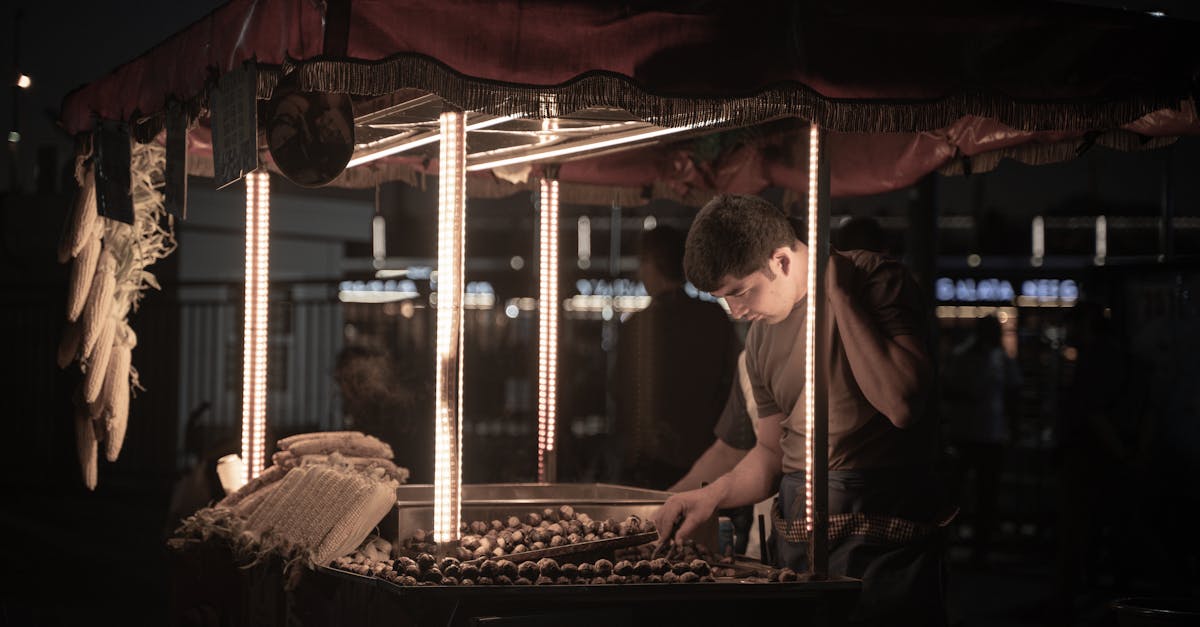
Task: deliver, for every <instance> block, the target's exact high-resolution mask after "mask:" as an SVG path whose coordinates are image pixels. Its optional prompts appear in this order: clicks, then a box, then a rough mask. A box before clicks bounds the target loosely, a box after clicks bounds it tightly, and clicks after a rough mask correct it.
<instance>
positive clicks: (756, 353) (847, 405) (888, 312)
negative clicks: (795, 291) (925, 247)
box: [746, 250, 938, 473]
mask: <svg viewBox="0 0 1200 627" xmlns="http://www.w3.org/2000/svg"><path fill="white" fill-rule="evenodd" d="M833 254H838V255H843V256H845V257H847V258H848V259H850V260H851V261H852V262H853V264H854V269H855V272H856V274H857V276H856V277H855V280H854V282H853V285H856V286H859V291H858V293H857V294H854V295H853V297H854V298H855V299H856V302H857V303H858V304H859V305H860V306H862V307H863V308H865V309H866V311H868V312H869V313H870V315H871V317H872V319H874V320H875V322H876V324H877V325H878V327H879V329H880V331H882V333H883V334H884V335H885V336H888V337H896V336H900V335H913V336H916V337H917V338H918V339H919V341H921V342H922V343H924V344H925V345H926V346H927V347H928V340H929V326H928V322H927V320H926V315H927V314H926V311H925V307H924V305H923V304H922V301H921V297H920V292H919V290H918V289H917V285H916V283H915V282H914V281H913V279H912V276H911V275H910V274H909V273H908V271H907V270H906V269H905V268H904V266H903V265H901V264H900V262H899V261H896V260H895V259H892V258H890V257H886V256H884V255H880V254H878V253H873V252H869V251H863V250H854V251H835V252H834V253H833ZM806 302H807V297H806V298H804V299H801V301H800V302H799V303H797V304H796V306H795V307H793V308H792V312H791V313H790V314H789V315H788V317H787V318H785V319H784V320H782V321H781V322H779V323H776V324H767V323H765V322H763V321H761V320H758V321H755V322H754V323H752V324H751V326H750V330H749V332H748V333H747V335H746V369H747V374H748V375H749V376H750V381H751V384H752V387H753V390H754V400H755V403H756V404H757V406H758V415H759V416H763V417H766V416H771V415H774V414H780V413H781V414H783V416H784V417H783V422H782V426H783V437H782V440H781V446H782V449H783V471H784V472H785V473H786V472H796V471H801V470H804V465H805V460H804V457H805V456H804V428H805V425H804V361H805V356H804V346H805V326H806V325H805V313H806V308H805V304H806ZM828 311H829V313H830V316H829V318H828V320H827V324H826V328H825V329H824V333H825V334H826V337H828V339H829V342H828V346H829V347H830V354H829V396H828V401H829V469H830V470H868V469H876V468H894V467H913V466H929V465H931V464H933V462H934V459H935V456H936V453H937V446H938V425H937V421H936V420H934V419H933V418H932V417H930V416H928V415H925V416H920V417H918V419H917V420H916V421H915V423H914V424H913V425H912V426H911V427H909V428H907V429H900V428H898V427H896V426H895V425H893V424H892V423H891V421H889V420H888V419H887V417H886V416H884V415H883V414H882V413H880V412H879V410H877V409H876V408H875V407H874V406H872V405H871V403H870V402H869V401H868V400H867V398H866V396H865V395H864V394H863V392H862V390H861V389H860V388H859V386H858V383H857V382H856V381H855V379H854V373H853V372H852V371H851V369H850V362H849V360H848V358H847V356H846V350H845V346H844V345H843V344H842V340H841V335H840V333H839V332H838V330H837V321H836V320H834V319H833V318H834V316H833V315H832V314H833V310H832V308H831V309H829V310H828Z"/></svg>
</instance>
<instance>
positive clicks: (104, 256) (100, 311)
mask: <svg viewBox="0 0 1200 627" xmlns="http://www.w3.org/2000/svg"><path fill="white" fill-rule="evenodd" d="M116 268H117V261H116V259H114V258H113V256H112V255H111V254H109V252H108V251H107V250H104V251H102V252H101V253H100V261H99V263H98V265H97V267H96V276H95V278H93V279H92V286H91V288H90V289H89V290H88V297H87V302H86V303H85V304H84V306H83V315H82V316H81V317H80V320H81V321H82V322H83V351H82V353H83V356H84V357H91V355H92V349H94V348H95V347H96V340H97V338H99V337H100V332H101V331H102V330H103V327H104V323H106V322H108V320H109V317H110V314H111V313H112V309H113V294H114V293H115V292H116V289H117V279H116V276H114V274H113V273H114V272H115V271H116Z"/></svg>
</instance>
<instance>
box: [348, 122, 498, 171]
mask: <svg viewBox="0 0 1200 627" xmlns="http://www.w3.org/2000/svg"><path fill="white" fill-rule="evenodd" d="M512 119H515V118H514V117H513V116H509V115H502V116H499V117H494V118H488V119H486V120H483V121H481V122H475V123H473V124H468V125H467V126H466V128H467V130H468V131H474V130H476V129H481V128H488V127H490V126H495V125H497V124H500V123H502V122H507V121H509V120H512ZM441 139H442V133H441V132H438V133H429V134H420V135H416V136H413V137H409V138H408V139H407V140H398V141H397V142H396V143H393V142H389V141H387V140H384V141H381V142H379V143H378V144H377V145H375V146H372V147H369V148H367V149H364V150H362V151H361V152H360V153H359V154H357V155H354V156H353V157H352V158H351V159H350V161H349V162H347V163H346V168H347V169H349V168H353V167H356V166H360V165H362V164H364V163H370V162H372V161H375V160H377V159H382V158H384V157H388V156H391V155H394V154H397V153H401V152H405V151H407V150H412V149H413V148H420V147H421V146H426V145H428V144H432V143H433V142H436V141H439V140H441Z"/></svg>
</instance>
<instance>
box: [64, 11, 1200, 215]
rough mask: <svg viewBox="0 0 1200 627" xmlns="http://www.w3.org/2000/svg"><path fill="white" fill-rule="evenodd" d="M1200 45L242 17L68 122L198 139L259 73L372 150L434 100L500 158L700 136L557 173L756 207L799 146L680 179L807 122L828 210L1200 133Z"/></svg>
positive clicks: (163, 56) (583, 14) (928, 17)
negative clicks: (312, 94)
mask: <svg viewBox="0 0 1200 627" xmlns="http://www.w3.org/2000/svg"><path fill="white" fill-rule="evenodd" d="M1196 41H1200V24H1197V23H1195V22H1190V21H1186V20H1176V19H1171V18H1170V17H1169V16H1167V17H1158V16H1155V15H1153V14H1149V13H1142V12H1130V11H1119V10H1114V9H1102V8H1095V7H1086V6H1080V5H1077V4H1064V3H1053V2H1043V1H1037V2H1034V1H1031V0H1030V1H1006V2H987V1H985V2H976V3H949V2H938V3H935V4H934V5H931V7H930V10H927V11H925V12H923V13H922V14H920V15H917V14H915V12H910V11H908V10H906V9H904V8H902V7H898V6H896V5H895V4H894V3H889V2H880V1H878V0H862V1H858V2H850V3H845V2H832V1H829V2H824V1H823V2H789V1H782V0H775V1H766V2H760V3H744V2H742V3H735V2H698V1H692V2H664V1H658V2H633V3H630V2H621V3H617V2H607V3H606V2H600V3H596V2H589V3H575V2H552V1H548V0H542V1H535V2H528V1H518V0H409V1H405V2H387V1H370V0H330V1H328V2H325V3H314V2H311V0H258V1H255V0H232V1H231V2H229V3H228V4H226V5H224V6H222V7H220V8H218V9H217V10H215V11H214V12H212V13H211V14H209V15H208V16H206V17H205V18H203V19H201V20H199V21H198V22H196V23H194V24H192V25H191V26H189V27H188V28H186V29H184V30H183V31H181V32H179V33H176V34H175V35H173V36H171V37H170V38H168V39H167V40H166V41H164V42H163V43H161V44H159V45H158V46H156V47H155V48H153V49H151V50H150V51H148V52H146V53H145V54H143V55H142V56H140V57H138V58H136V59H134V60H133V61H131V62H129V63H127V64H125V65H123V66H121V67H119V68H117V69H116V70H114V71H113V72H112V73H110V74H109V75H107V76H105V77H103V78H101V79H99V80H97V81H95V82H93V83H91V84H89V85H86V86H84V87H82V88H80V89H78V90H76V91H74V92H72V93H71V94H69V95H68V96H67V97H66V99H65V101H64V104H63V113H62V125H63V126H64V127H65V128H66V130H68V131H69V132H71V133H73V134H79V133H84V132H87V131H89V130H90V129H91V128H93V125H94V124H95V121H96V119H106V120H118V121H125V122H131V123H133V125H134V126H135V128H143V132H142V135H143V136H145V135H146V134H147V132H146V131H145V129H147V128H148V129H150V132H151V134H152V132H153V131H154V129H156V128H161V123H160V122H159V123H157V125H156V120H157V119H158V118H159V117H161V116H160V115H159V114H160V113H161V112H162V111H163V109H164V108H165V106H166V104H167V102H168V101H169V100H171V99H175V100H179V101H182V102H185V103H190V104H191V105H192V108H193V110H194V111H196V112H197V115H198V117H199V119H200V121H201V125H202V126H203V125H204V124H205V123H206V120H205V117H204V105H205V103H206V101H205V98H206V94H207V93H208V90H209V88H210V87H211V85H212V84H213V82H214V80H215V79H216V78H217V77H219V76H220V75H222V74H224V73H226V72H229V71H231V70H233V69H236V68H238V67H240V66H241V65H242V64H243V63H244V62H246V61H248V60H255V61H256V62H257V64H258V65H257V67H258V97H259V98H260V99H268V98H270V97H271V95H272V93H273V91H274V89H275V88H276V86H277V85H279V83H280V81H289V82H294V84H296V85H297V86H298V87H299V88H300V89H302V90H304V91H320V92H338V93H347V94H350V95H351V96H352V97H353V98H354V102H355V119H356V142H358V143H360V144H361V143H363V142H365V141H367V140H368V139H369V140H370V141H380V140H386V139H387V134H388V133H393V134H395V135H396V136H398V137H399V136H401V135H402V134H411V133H416V132H421V127H422V125H424V126H425V127H426V128H427V127H428V126H429V125H430V124H434V123H435V122H436V115H434V116H433V117H432V118H430V117H428V116H426V117H425V118H424V119H421V118H419V117H414V113H415V112H420V111H421V110H422V108H421V107H410V106H407V105H408V104H409V103H412V102H417V101H419V100H420V99H422V98H425V99H426V101H424V104H432V105H435V106H429V107H425V109H427V110H428V111H432V112H435V111H438V110H440V107H441V106H444V105H447V104H448V105H450V106H454V107H458V108H461V109H464V110H466V111H468V112H469V113H471V114H473V115H476V116H481V117H480V119H487V117H504V118H508V120H507V121H505V122H504V123H503V124H499V125H496V126H491V127H489V128H487V129H486V131H479V132H475V131H473V132H472V133H471V141H469V144H470V145H471V146H472V149H474V147H475V146H477V145H485V149H486V150H487V151H492V152H495V153H500V152H505V151H510V152H511V151H512V150H517V151H520V150H523V149H528V148H531V147H532V146H533V145H540V144H539V143H538V142H537V141H533V140H531V137H533V136H534V135H535V133H534V132H533V131H532V130H531V129H530V128H529V127H528V123H529V122H530V121H532V120H537V119H541V118H553V119H558V120H563V121H564V122H563V126H564V127H571V126H572V125H574V126H575V127H576V129H577V130H579V132H581V133H585V134H586V133H592V134H603V133H608V132H613V128H614V127H613V122H614V120H619V121H620V122H622V123H623V124H624V125H625V126H624V127H623V128H624V129H625V130H628V129H630V128H636V127H637V125H644V126H645V127H647V128H650V127H653V128H672V129H679V128H685V129H696V131H693V132H690V133H688V132H685V133H680V134H675V135H669V136H665V137H663V138H661V139H659V140H656V141H655V142H654V143H655V144H658V145H656V146H654V147H652V148H643V150H641V151H636V150H635V151H634V153H631V154H628V155H627V156H628V158H627V159H626V165H625V166H624V167H622V166H621V164H620V162H616V163H613V162H611V160H610V159H605V162H606V163H594V164H592V165H587V162H588V161H593V162H599V161H600V160H598V159H592V160H583V161H576V162H574V163H575V165H570V164H569V163H568V164H567V165H570V167H567V165H564V167H563V169H562V170H561V171H560V172H559V177H560V179H561V180H564V181H571V180H572V177H574V180H576V181H578V182H582V183H596V184H622V185H628V186H634V185H638V184H642V183H640V182H639V181H641V180H643V179H645V178H646V176H647V174H646V170H645V168H646V166H647V165H655V164H657V168H656V169H654V168H652V169H651V170H650V172H654V173H656V176H657V175H664V176H666V178H661V177H659V178H656V180H661V181H665V184H666V185H667V186H668V187H670V186H672V185H675V186H678V185H707V186H712V187H711V189H714V190H715V191H753V189H754V188H755V185H758V184H759V183H755V182H753V179H755V178H757V179H760V180H761V181H762V182H764V183H765V184H776V185H785V186H788V187H797V186H798V187H799V188H800V189H802V188H803V185H804V178H805V177H804V176H803V174H802V172H799V171H795V168H794V167H792V165H793V164H792V163H791V160H790V158H788V157H787V155H788V154H789V153H790V149H787V147H786V146H785V147H783V148H784V149H783V150H782V151H781V150H780V146H778V145H771V142H769V141H768V142H765V143H763V142H760V143H758V144H745V143H743V144H740V145H733V144H732V143H730V144H729V145H727V146H725V148H727V149H728V150H727V151H726V152H723V153H722V154H721V155H720V158H719V159H710V160H709V161H708V164H709V165H710V166H711V164H712V163H716V162H718V161H720V162H721V164H724V165H723V166H722V167H724V168H725V172H726V174H725V175H724V176H723V175H722V174H721V173H720V172H717V173H712V172H704V171H703V170H704V169H705V168H704V167H698V168H697V162H696V160H695V159H694V158H691V157H689V159H688V161H689V162H691V163H692V164H693V167H692V168H691V170H689V169H688V167H687V164H686V163H685V164H682V165H680V164H678V163H676V162H675V159H678V158H680V155H681V154H683V153H687V151H688V149H687V148H686V146H688V145H690V143H689V142H687V140H688V139H689V138H692V139H694V137H695V136H696V135H697V134H698V133H699V131H703V132H705V133H711V132H712V130H713V129H742V128H746V127H751V126H755V125H762V124H765V123H770V122H773V121H779V120H803V121H806V122H807V121H815V122H817V123H818V124H820V125H822V126H823V127H825V128H826V129H828V130H831V131H834V132H835V134H834V136H833V137H834V139H832V140H831V141H833V142H834V144H833V146H834V148H835V149H834V151H833V153H832V154H833V155H834V158H835V162H834V164H833V165H834V167H833V171H834V172H835V174H834V177H835V178H834V181H833V186H834V187H833V193H834V194H835V195H839V196H843V195H853V194H865V193H874V192H878V191H886V190H888V189H895V188H898V187H904V186H905V185H908V184H911V183H912V182H913V181H915V180H916V179H918V178H920V177H921V176H924V175H925V174H928V173H929V172H931V171H935V170H938V169H942V170H943V171H947V172H949V171H965V170H971V171H979V170H984V169H987V168H988V167H989V166H990V165H994V162H995V161H996V160H998V158H999V157H1001V156H1008V157H1014V158H1018V159H1022V160H1025V161H1027V162H1030V163H1039V162H1045V161H1050V160H1060V159H1062V158H1068V157H1069V156H1071V155H1073V154H1077V153H1078V152H1080V151H1081V150H1082V149H1085V148H1086V147H1088V146H1091V145H1095V144H1100V145H1109V146H1111V147H1116V148H1123V149H1135V148H1144V147H1154V146H1157V145H1162V143H1164V142H1167V141H1169V140H1170V139H1171V138H1174V137H1177V136H1179V135H1182V134H1197V133H1200V124H1198V123H1197V120H1196V114H1195V106H1194V95H1195V93H1196V91H1197V85H1198V83H1197V77H1200V47H1197V46H1195V45H1194V42H1196ZM430 94H433V95H435V96H436V99H437V100H436V101H434V102H433V103H429V102H428V100H427V99H428V97H429V95H430ZM389 115H390V116H392V117H391V118H389V117H388V116H389ZM368 119H372V120H373V122H368ZM785 126H786V125H785ZM135 135H138V133H136V132H135ZM476 138H478V139H476ZM773 141H775V142H776V143H778V142H779V141H780V140H779V139H775V140H773ZM691 143H694V142H691ZM523 144H524V145H523ZM663 144H665V145H663ZM839 144H840V146H839ZM641 145H642V146H645V145H646V143H642V144H641ZM680 145H683V146H685V148H680ZM199 146H200V147H199V148H195V147H194V148H193V151H194V152H195V151H201V152H202V151H203V150H204V149H205V148H204V147H205V146H206V144H205V143H204V142H203V141H201V142H200V143H199ZM681 150H682V151H683V153H681ZM672 151H673V152H672ZM736 151H740V152H736ZM988 153H994V154H992V155H991V157H987V156H986V155H987V154H988ZM964 157H967V158H970V159H971V160H972V161H971V162H967V161H964V160H963V158H964ZM729 163H735V164H740V165H739V166H738V167H736V168H735V167H734V166H731V165H728V164H729ZM389 164H390V166H389ZM414 164H415V165H414ZM699 165H700V166H704V163H703V160H701V163H700V164H699ZM373 167H374V169H375V170H374V171H375V176H372V177H370V179H371V181H372V183H371V184H373V182H377V181H378V180H379V179H380V175H381V172H382V174H383V175H384V178H403V177H402V176H400V174H402V173H404V172H412V171H414V168H415V169H416V170H424V169H428V168H429V167H430V161H429V159H428V158H427V157H425V156H423V155H421V154H420V153H416V154H410V155H407V156H406V155H405V154H404V153H401V154H399V155H397V156H396V157H395V158H389V159H381V160H380V162H379V163H377V164H375V165H374V166H373ZM388 167H394V168H396V170H395V171H394V172H389V171H388V170H387V168H388ZM664 168H665V169H666V171H665V172H664V171H663V169H664ZM747 168H749V169H747ZM697 169H698V170H699V171H696V170H697ZM789 169H790V170H792V171H791V172H789V171H788V170H789ZM621 170H625V171H629V172H627V173H626V174H621V173H620V171H621ZM733 170H738V171H740V172H742V174H741V175H740V176H739V177H734V176H731V175H729V174H728V172H730V171H733ZM390 174H394V175H395V176H394V177H390V176H387V175H390ZM366 178H367V177H357V178H356V177H353V176H346V177H342V178H341V180H339V181H336V182H335V184H341V185H347V186H354V185H365V184H367V181H366ZM734 179H736V180H738V181H740V182H738V183H737V184H735V185H733V187H727V188H724V189H723V188H721V185H722V181H723V180H725V181H729V180H734ZM793 179H794V180H793ZM743 188H745V189H743Z"/></svg>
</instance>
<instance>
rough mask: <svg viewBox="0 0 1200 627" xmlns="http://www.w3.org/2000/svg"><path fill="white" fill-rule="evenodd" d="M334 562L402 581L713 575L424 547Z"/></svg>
mask: <svg viewBox="0 0 1200 627" xmlns="http://www.w3.org/2000/svg"><path fill="white" fill-rule="evenodd" d="M333 565H334V566H335V567H337V568H340V569H342V570H347V571H350V572H354V573H358V574H360V575H367V576H374V577H379V578H381V579H384V580H386V581H390V582H392V583H394V584H397V585H400V586H434V585H441V586H489V585H495V586H530V585H535V586H548V585H599V584H624V583H691V582H699V581H715V576H714V571H713V569H712V567H710V566H709V564H708V562H706V561H704V560H700V559H696V560H692V561H691V562H674V563H672V562H671V561H669V560H667V559H664V558H658V559H654V560H637V561H636V562H634V561H631V560H617V561H616V563H613V561H612V560H607V559H600V560H596V561H595V562H583V563H580V564H573V563H564V564H559V563H558V562H557V561H556V560H554V559H552V558H548V557H546V558H542V559H540V560H537V561H527V562H520V563H516V562H513V561H512V560H507V559H503V558H501V559H486V560H484V561H482V562H480V563H478V564H476V563H473V562H461V561H459V560H458V559H457V558H454V557H443V558H441V559H438V558H435V557H434V556H432V555H430V554H429V553H421V554H419V555H417V556H416V558H410V557H399V558H396V559H395V560H390V561H389V560H383V561H378V562H369V563H355V562H353V561H352V560H351V559H349V558H339V559H338V560H335V561H334V564H333Z"/></svg>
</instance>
